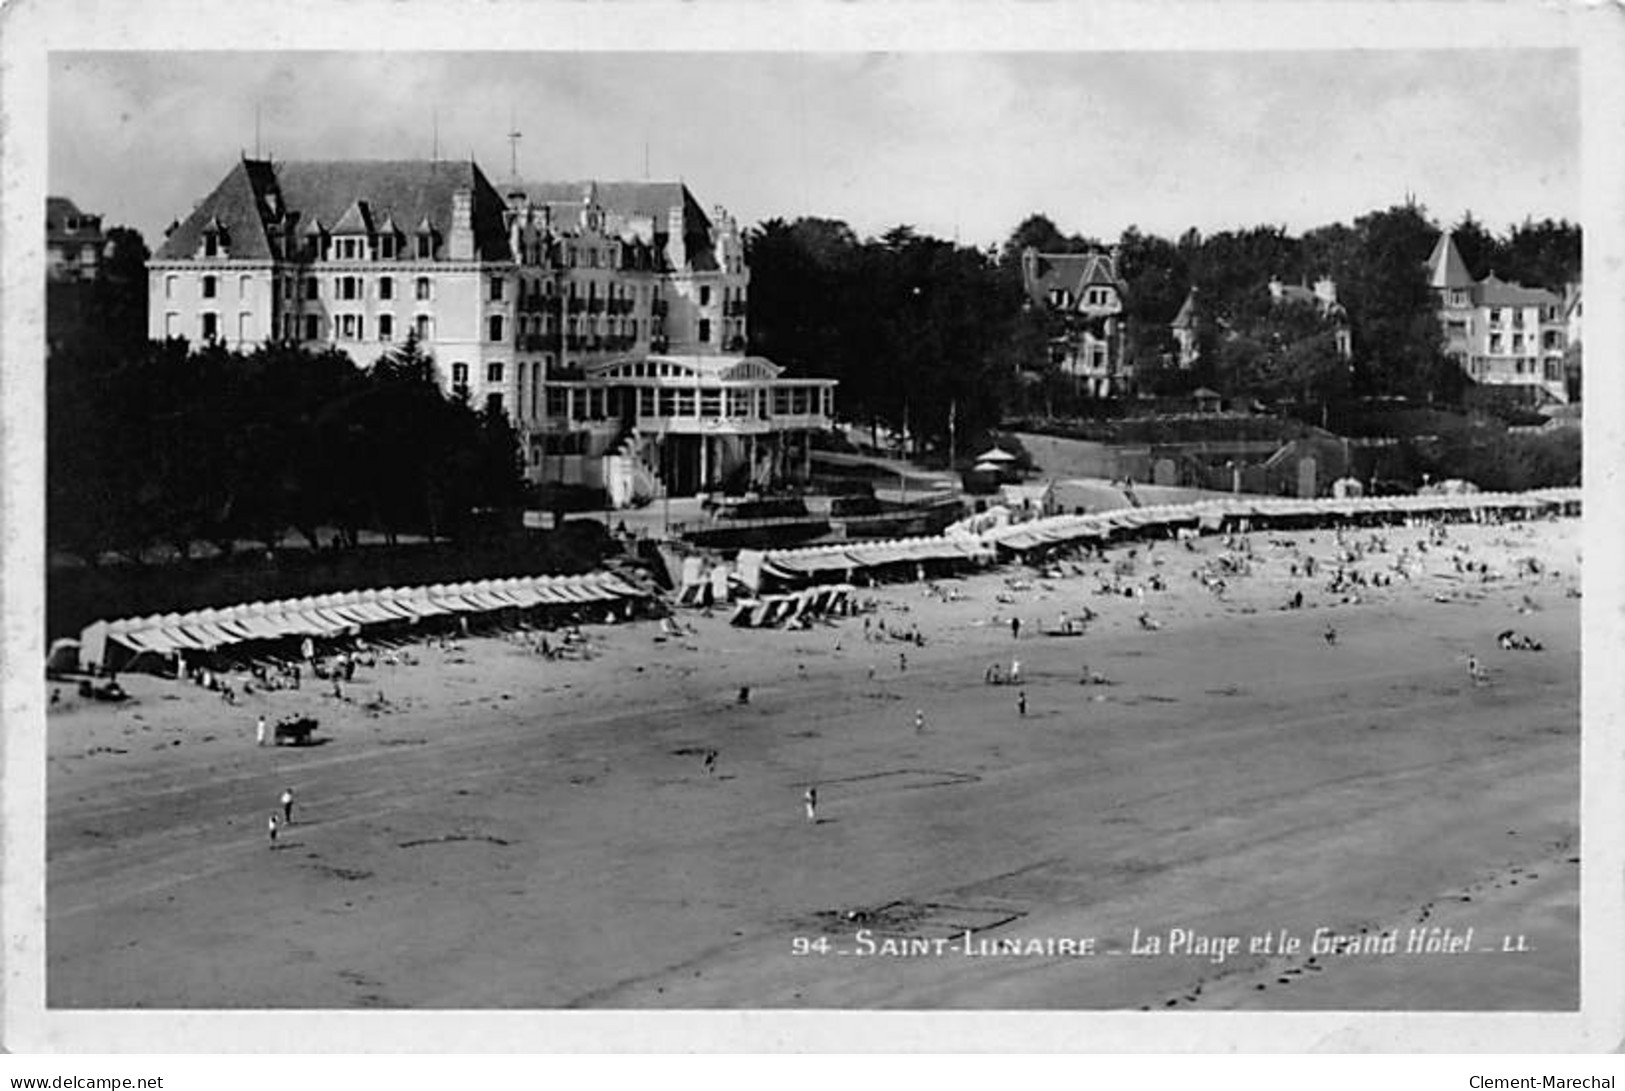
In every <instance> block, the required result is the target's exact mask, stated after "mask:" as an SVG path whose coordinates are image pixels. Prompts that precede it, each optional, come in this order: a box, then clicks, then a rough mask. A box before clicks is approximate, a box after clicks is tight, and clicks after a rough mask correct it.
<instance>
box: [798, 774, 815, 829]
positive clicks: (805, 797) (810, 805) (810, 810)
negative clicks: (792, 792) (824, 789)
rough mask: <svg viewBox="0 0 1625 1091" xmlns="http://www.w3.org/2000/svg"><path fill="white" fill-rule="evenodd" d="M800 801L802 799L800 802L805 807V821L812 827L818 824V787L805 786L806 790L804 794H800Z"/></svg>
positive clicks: (812, 785)
mask: <svg viewBox="0 0 1625 1091" xmlns="http://www.w3.org/2000/svg"><path fill="white" fill-rule="evenodd" d="M801 799H802V802H804V803H805V804H806V805H807V821H808V822H811V823H812V824H813V825H815V826H816V825H817V824H818V787H817V785H814V784H809V785H807V790H806V791H805V792H803V793H801Z"/></svg>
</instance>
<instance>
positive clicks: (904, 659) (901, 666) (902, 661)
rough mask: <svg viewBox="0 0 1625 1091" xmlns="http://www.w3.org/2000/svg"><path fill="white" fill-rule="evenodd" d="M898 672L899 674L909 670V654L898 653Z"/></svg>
mask: <svg viewBox="0 0 1625 1091" xmlns="http://www.w3.org/2000/svg"><path fill="white" fill-rule="evenodd" d="M897 670H898V672H899V673H902V672H904V671H907V670H908V653H907V652H898V653H897Z"/></svg>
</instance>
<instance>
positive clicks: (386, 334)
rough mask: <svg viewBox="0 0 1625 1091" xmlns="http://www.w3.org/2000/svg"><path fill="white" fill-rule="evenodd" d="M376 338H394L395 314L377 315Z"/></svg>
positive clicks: (386, 339) (388, 339) (391, 339)
mask: <svg viewBox="0 0 1625 1091" xmlns="http://www.w3.org/2000/svg"><path fill="white" fill-rule="evenodd" d="M378 340H380V341H393V340H395V316H394V315H392V314H381V315H379V316H378Z"/></svg>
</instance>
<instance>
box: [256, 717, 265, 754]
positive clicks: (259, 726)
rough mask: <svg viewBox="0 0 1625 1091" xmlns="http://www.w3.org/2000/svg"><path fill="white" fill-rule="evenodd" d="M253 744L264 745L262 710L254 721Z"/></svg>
mask: <svg viewBox="0 0 1625 1091" xmlns="http://www.w3.org/2000/svg"><path fill="white" fill-rule="evenodd" d="M254 745H255V746H264V745H265V713H263V712H262V713H260V718H259V719H258V720H256V721H255V722H254Z"/></svg>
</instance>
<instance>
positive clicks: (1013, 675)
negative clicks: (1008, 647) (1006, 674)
mask: <svg viewBox="0 0 1625 1091" xmlns="http://www.w3.org/2000/svg"><path fill="white" fill-rule="evenodd" d="M1010 684H1011V685H1020V684H1021V660H1019V659H1012V660H1010Z"/></svg>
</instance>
